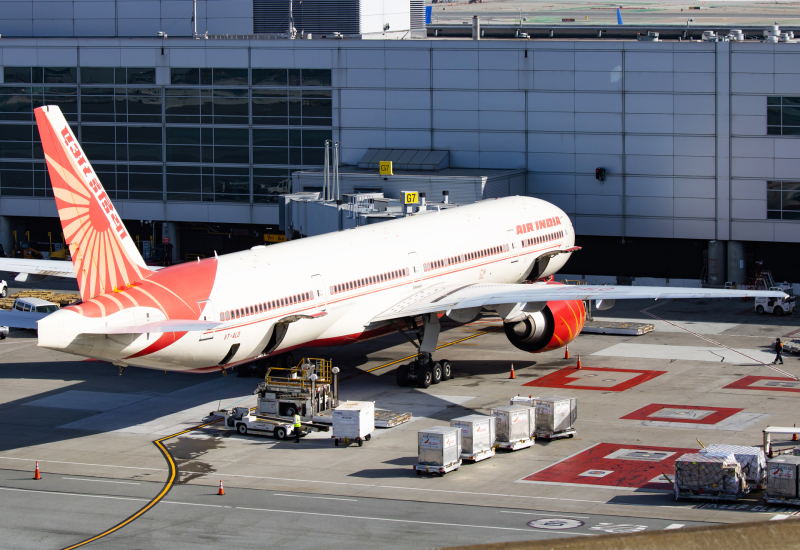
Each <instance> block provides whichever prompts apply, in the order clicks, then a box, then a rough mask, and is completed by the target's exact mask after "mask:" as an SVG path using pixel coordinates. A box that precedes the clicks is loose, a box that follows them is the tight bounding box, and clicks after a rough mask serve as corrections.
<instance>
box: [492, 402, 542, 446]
mask: <svg viewBox="0 0 800 550" xmlns="http://www.w3.org/2000/svg"><path fill="white" fill-rule="evenodd" d="M491 412H492V416H494V417H495V418H497V420H496V421H495V428H496V430H497V448H498V449H503V450H505V451H517V450H519V449H526V448H528V447H531V446H533V431H534V414H535V413H534V409H532V408H530V407H525V406H522V405H509V406H507V407H496V408H494V409H492V410H491Z"/></svg>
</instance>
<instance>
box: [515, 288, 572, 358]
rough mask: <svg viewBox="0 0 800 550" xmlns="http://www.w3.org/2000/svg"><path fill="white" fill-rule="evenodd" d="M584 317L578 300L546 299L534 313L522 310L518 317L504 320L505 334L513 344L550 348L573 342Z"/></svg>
mask: <svg viewBox="0 0 800 550" xmlns="http://www.w3.org/2000/svg"><path fill="white" fill-rule="evenodd" d="M585 320H586V310H585V309H584V307H583V302H582V301H580V300H570V301H559V302H547V305H546V306H545V307H544V308H543V309H542V310H541V311H537V312H535V313H527V312H526V313H525V318H524V319H523V320H521V321H516V322H511V323H504V324H503V329H504V330H505V333H506V337H507V338H508V340H509V342H511V343H512V344H513V345H514V347H516V348H518V349H521V350H522V351H527V352H530V353H539V352H543V351H551V350H554V349H558V348H561V347H564V346H566V345H567V344H569V343H570V342H572V341H573V340H574V339H575V337H576V336H578V334H580V332H581V329H583V323H584V321H585Z"/></svg>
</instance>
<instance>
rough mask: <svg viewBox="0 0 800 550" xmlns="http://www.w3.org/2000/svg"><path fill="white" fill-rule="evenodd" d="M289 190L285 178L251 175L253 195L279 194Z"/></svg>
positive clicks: (287, 181)
mask: <svg viewBox="0 0 800 550" xmlns="http://www.w3.org/2000/svg"><path fill="white" fill-rule="evenodd" d="M288 192H289V180H288V179H287V178H263V177H256V176H254V177H253V194H255V195H280V194H283V193H288Z"/></svg>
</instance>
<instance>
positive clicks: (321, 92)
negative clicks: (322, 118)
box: [292, 90, 333, 99]
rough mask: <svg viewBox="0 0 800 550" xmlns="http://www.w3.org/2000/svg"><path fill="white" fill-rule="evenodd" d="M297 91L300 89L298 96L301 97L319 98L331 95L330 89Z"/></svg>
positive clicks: (327, 97) (329, 97) (328, 97)
mask: <svg viewBox="0 0 800 550" xmlns="http://www.w3.org/2000/svg"><path fill="white" fill-rule="evenodd" d="M292 91H294V90H292ZM298 91H300V97H303V98H307V97H316V98H320V99H331V98H332V97H333V92H331V90H298Z"/></svg>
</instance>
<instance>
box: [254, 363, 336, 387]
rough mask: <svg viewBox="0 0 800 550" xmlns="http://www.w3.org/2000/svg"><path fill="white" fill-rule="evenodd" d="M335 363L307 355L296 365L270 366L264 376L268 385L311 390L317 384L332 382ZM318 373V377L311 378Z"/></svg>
mask: <svg viewBox="0 0 800 550" xmlns="http://www.w3.org/2000/svg"><path fill="white" fill-rule="evenodd" d="M332 367H333V364H332V362H331V361H330V360H328V359H318V358H315V357H307V358H303V359H301V360H300V362H299V363H298V364H297V365H295V366H294V367H270V369H269V370H267V374H266V376H265V377H264V382H265V383H266V385H268V386H284V387H286V388H290V387H291V388H298V389H300V390H301V391H303V390H306V389H308V390H311V388H312V387H313V386H314V385H315V384H316V385H319V384H331V383H332V382H333V373H332V372H331V369H332ZM312 374H316V375H317V379H316V380H311V375H312Z"/></svg>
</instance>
